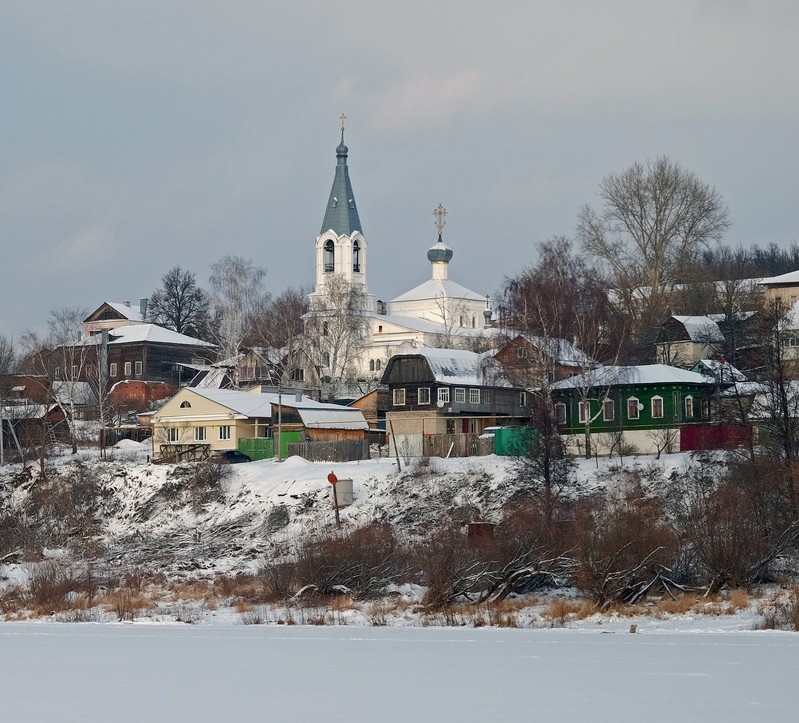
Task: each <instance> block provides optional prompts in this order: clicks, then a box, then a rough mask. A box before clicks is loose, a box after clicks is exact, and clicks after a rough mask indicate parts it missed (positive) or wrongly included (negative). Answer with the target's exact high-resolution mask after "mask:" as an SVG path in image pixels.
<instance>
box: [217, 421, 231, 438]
mask: <svg viewBox="0 0 799 723" xmlns="http://www.w3.org/2000/svg"><path fill="white" fill-rule="evenodd" d="M219 439H222V440H228V439H230V425H229V424H223V425H222V426H221V427H220V428H219Z"/></svg>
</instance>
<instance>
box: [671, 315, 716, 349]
mask: <svg viewBox="0 0 799 723" xmlns="http://www.w3.org/2000/svg"><path fill="white" fill-rule="evenodd" d="M671 318H672V319H675V320H676V321H679V322H680V323H681V324H682V325H683V326H684V327H685V331H686V332H687V334H688V338H689V339H690V340H691V341H693V342H698V343H705V344H717V343H719V342H722V341H724V334H722V333H721V329H719V325H718V323H717V322H716V321H714V320H713V319H712V318H710V317H709V316H677V315H676V314H675V315H674V316H672V317H671Z"/></svg>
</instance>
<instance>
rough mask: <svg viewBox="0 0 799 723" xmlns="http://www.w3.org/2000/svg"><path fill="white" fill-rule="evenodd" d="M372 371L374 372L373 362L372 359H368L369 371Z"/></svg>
mask: <svg viewBox="0 0 799 723" xmlns="http://www.w3.org/2000/svg"><path fill="white" fill-rule="evenodd" d="M374 370H375V360H374V359H370V360H369V371H370V372H373V371H374Z"/></svg>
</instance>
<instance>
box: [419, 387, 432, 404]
mask: <svg viewBox="0 0 799 723" xmlns="http://www.w3.org/2000/svg"><path fill="white" fill-rule="evenodd" d="M422 392H426V393H427V399H426V400H424V401H422ZM416 399H417V404H419V405H420V406H421V405H424V404H430V387H419V391H418V392H417V395H416Z"/></svg>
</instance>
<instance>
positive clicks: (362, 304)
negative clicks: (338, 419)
mask: <svg viewBox="0 0 799 723" xmlns="http://www.w3.org/2000/svg"><path fill="white" fill-rule="evenodd" d="M367 301H368V297H367V296H366V294H364V293H363V292H362V291H360V290H359V289H357V288H355V287H353V286H352V285H351V284H350V283H348V281H347V279H346V278H344V277H343V276H341V275H340V274H335V275H333V276H332V277H331V278H329V279H327V283H326V285H325V293H324V294H322V295H319V296H316V297H314V301H313V304H312V306H311V309H310V311H309V312H308V314H306V317H305V319H306V323H305V338H306V343H307V344H308V345H309V347H310V348H311V349H314V351H315V356H316V358H317V359H318V361H319V364H320V366H321V367H322V368H323V369H324V370H326V371H327V375H326V376H328V377H329V382H328V390H327V394H326V395H325V396H327V397H328V398H334V397H336V396H338V391H339V390H340V389H341V386H342V384H343V385H344V386H346V385H347V384H349V383H351V382H353V381H355V380H356V379H357V369H358V362H359V359H360V356H361V353H362V352H363V346H364V344H365V343H366V341H367V339H368V335H369V316H368V312H369V309H368V303H367Z"/></svg>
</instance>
